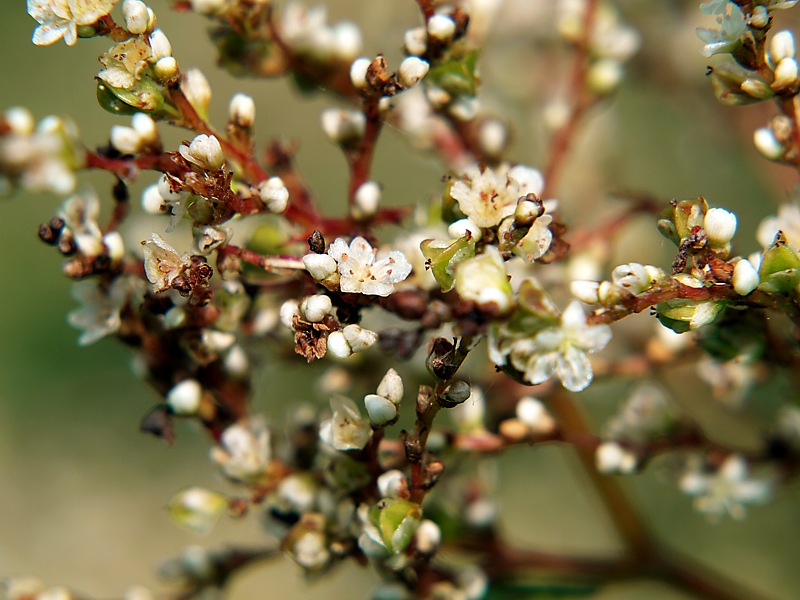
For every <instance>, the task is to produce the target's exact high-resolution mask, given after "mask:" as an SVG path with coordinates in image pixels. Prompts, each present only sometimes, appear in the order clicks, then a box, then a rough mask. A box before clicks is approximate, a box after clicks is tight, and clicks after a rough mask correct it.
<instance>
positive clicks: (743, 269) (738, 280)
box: [733, 258, 761, 296]
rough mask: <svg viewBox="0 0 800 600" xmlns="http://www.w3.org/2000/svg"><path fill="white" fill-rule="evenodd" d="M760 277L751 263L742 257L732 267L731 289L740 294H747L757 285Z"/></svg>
mask: <svg viewBox="0 0 800 600" xmlns="http://www.w3.org/2000/svg"><path fill="white" fill-rule="evenodd" d="M759 283H761V279H760V278H759V276H758V271H756V269H755V267H754V266H753V263H751V262H750V261H749V260H747V259H745V258H743V259H742V260H740V261H739V262H737V263H736V266H735V267H734V268H733V289H734V290H735V291H736V293H737V294H739V295H740V296H747V294H749V293H750V292H752V291H753V290H754V289H756V288H757V287H758V284H759Z"/></svg>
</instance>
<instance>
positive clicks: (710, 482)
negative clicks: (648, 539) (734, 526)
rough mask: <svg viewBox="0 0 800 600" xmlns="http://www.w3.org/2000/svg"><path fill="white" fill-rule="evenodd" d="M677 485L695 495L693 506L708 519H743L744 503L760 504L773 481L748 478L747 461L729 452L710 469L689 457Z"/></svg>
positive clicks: (699, 459) (766, 495)
mask: <svg viewBox="0 0 800 600" xmlns="http://www.w3.org/2000/svg"><path fill="white" fill-rule="evenodd" d="M680 488H681V490H682V491H683V492H684V493H686V494H688V495H690V496H694V497H695V499H694V507H695V509H696V510H697V511H699V512H701V513H703V514H705V515H706V516H707V517H708V519H709V520H711V521H719V520H720V519H721V518H722V517H724V516H726V515H728V516H730V517H732V518H734V519H743V518H744V517H745V515H746V512H747V511H746V505H747V504H763V503H765V502H767V501H768V500H769V499H770V498H771V496H772V480H771V479H770V478H768V477H758V478H756V477H751V476H750V475H749V473H748V469H747V461H746V460H745V459H744V457H742V456H741V455H738V454H731V455H730V456H728V458H726V459H725V461H724V462H723V463H722V464H721V465H720V466H719V467H718V468H717V469H716V470H712V471H711V472H709V470H708V467H707V466H706V465H705V464H704V462H703V460H702V459H701V458H700V457H698V456H692V457H691V459H690V461H689V463H688V464H687V467H686V470H685V472H684V474H683V475H682V476H681V479H680Z"/></svg>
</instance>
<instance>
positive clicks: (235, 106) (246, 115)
mask: <svg viewBox="0 0 800 600" xmlns="http://www.w3.org/2000/svg"><path fill="white" fill-rule="evenodd" d="M228 114H229V115H230V119H231V121H232V122H233V123H234V124H236V125H238V126H239V127H245V128H247V127H252V126H253V123H254V122H255V120H256V103H255V101H253V98H252V97H250V96H248V95H247V94H235V95H234V96H233V98H231V103H230V106H229V107H228Z"/></svg>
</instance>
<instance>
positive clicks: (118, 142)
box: [111, 125, 142, 154]
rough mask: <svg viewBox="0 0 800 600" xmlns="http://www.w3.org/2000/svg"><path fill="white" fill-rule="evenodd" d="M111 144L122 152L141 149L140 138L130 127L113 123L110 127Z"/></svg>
mask: <svg viewBox="0 0 800 600" xmlns="http://www.w3.org/2000/svg"><path fill="white" fill-rule="evenodd" d="M111 145H112V146H114V148H115V149H116V150H118V151H119V152H121V153H122V154H136V153H137V152H139V150H141V149H142V138H141V136H139V134H138V132H137V131H136V130H135V129H133V128H131V127H125V126H123V125H114V126H113V127H112V128H111Z"/></svg>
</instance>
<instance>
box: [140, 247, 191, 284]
mask: <svg viewBox="0 0 800 600" xmlns="http://www.w3.org/2000/svg"><path fill="white" fill-rule="evenodd" d="M142 253H143V254H144V270H145V273H146V274H147V279H148V280H149V281H150V283H152V284H153V291H154V292H156V293H159V292H163V291H165V290H168V289H169V288H170V287H171V286H172V282H173V281H175V278H176V277H179V276H180V275H182V274H183V273H184V271H186V269H187V268H188V267H189V266H190V265H191V261H190V260H189V255H188V254H183V255H179V254H178V252H177V251H176V250H175V248H173V247H172V246H170V245H169V244H167V242H165V241H164V240H163V238H162V237H161V236H160V235H158V234H157V233H154V234H153V235H152V238H151V239H150V240H149V241H144V242H142Z"/></svg>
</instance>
